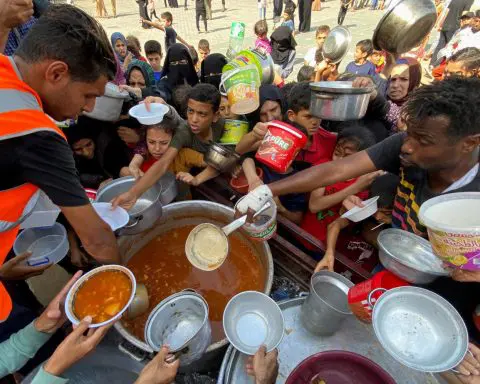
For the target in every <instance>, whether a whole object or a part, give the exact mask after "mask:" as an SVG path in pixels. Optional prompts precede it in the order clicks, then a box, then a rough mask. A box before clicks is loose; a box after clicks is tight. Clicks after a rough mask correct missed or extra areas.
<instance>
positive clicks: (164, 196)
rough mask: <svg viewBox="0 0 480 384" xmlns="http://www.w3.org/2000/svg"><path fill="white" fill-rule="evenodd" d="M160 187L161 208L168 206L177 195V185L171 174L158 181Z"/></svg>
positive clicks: (166, 174)
mask: <svg viewBox="0 0 480 384" xmlns="http://www.w3.org/2000/svg"><path fill="white" fill-rule="evenodd" d="M158 182H159V183H160V185H161V191H160V202H161V203H162V206H164V207H165V206H166V205H167V204H170V203H171V202H172V201H173V200H175V198H176V197H177V195H178V184H177V179H176V177H175V175H174V174H173V173H172V172H167V173H165V174H164V175H163V176H162V177H161V178H160V180H159V181H158Z"/></svg>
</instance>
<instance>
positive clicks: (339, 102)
mask: <svg viewBox="0 0 480 384" xmlns="http://www.w3.org/2000/svg"><path fill="white" fill-rule="evenodd" d="M352 84H353V82H352V81H319V82H317V83H311V84H310V88H311V89H312V96H311V98H310V111H311V112H312V114H313V115H315V116H317V117H320V118H321V119H325V120H334V121H346V120H358V119H361V118H362V117H363V116H365V113H366V112H367V107H368V102H369V99H370V93H371V92H372V91H373V88H354V87H353V86H352Z"/></svg>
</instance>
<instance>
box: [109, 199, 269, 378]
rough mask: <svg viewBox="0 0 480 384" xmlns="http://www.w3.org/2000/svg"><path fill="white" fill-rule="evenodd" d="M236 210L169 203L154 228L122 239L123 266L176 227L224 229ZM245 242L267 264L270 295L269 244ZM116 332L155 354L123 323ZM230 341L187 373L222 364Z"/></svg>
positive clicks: (217, 345) (210, 351)
mask: <svg viewBox="0 0 480 384" xmlns="http://www.w3.org/2000/svg"><path fill="white" fill-rule="evenodd" d="M233 213H234V211H233V209H232V208H229V207H226V206H224V205H221V204H217V203H213V202H210V201H203V200H192V201H184V202H179V203H174V204H169V205H167V206H165V207H164V208H163V216H162V217H161V219H160V220H159V221H157V222H156V223H155V226H154V227H153V228H150V229H149V230H147V231H145V232H142V233H140V234H137V235H132V236H122V237H120V239H119V240H118V244H119V247H120V253H121V257H122V263H123V264H126V263H127V262H128V260H129V259H130V258H131V257H132V256H133V255H135V254H136V253H137V252H138V251H139V250H140V249H142V248H143V247H144V246H145V245H147V244H148V243H149V242H150V241H151V240H153V239H154V238H156V237H157V236H159V235H161V234H163V233H165V232H167V231H169V230H171V229H174V228H181V227H183V226H185V225H192V224H194V225H196V224H200V223H205V222H210V223H214V224H217V225H220V226H223V225H225V224H228V223H230V222H231V221H232V220H233ZM239 233H240V235H241V236H242V237H244V238H243V240H244V241H245V242H246V243H247V244H249V245H250V246H251V248H252V250H254V252H255V253H256V255H257V256H258V258H259V260H260V262H261V263H262V264H263V267H264V270H265V278H264V281H265V284H264V290H263V291H264V293H266V294H268V293H270V289H271V287H272V280H273V260H272V254H271V252H270V247H269V246H268V244H267V243H266V242H265V243H260V242H254V241H251V240H250V239H249V238H248V237H247V236H246V235H245V234H244V233H243V231H240V232H239ZM115 329H116V330H117V331H118V332H120V334H121V335H122V336H123V337H124V338H125V339H126V340H128V341H129V342H130V343H131V344H133V345H134V346H135V347H137V348H139V349H141V350H143V351H145V352H147V353H151V352H153V351H152V349H151V348H150V346H149V345H148V344H147V343H145V342H144V341H142V340H139V339H137V338H136V337H135V336H133V335H132V334H131V333H130V332H129V331H128V330H127V329H126V328H124V327H123V325H122V323H121V322H120V321H119V322H117V323H115ZM227 344H228V341H227V339H223V340H221V341H219V342H216V343H214V344H212V345H210V346H209V347H208V349H207V351H206V352H205V355H204V356H203V358H202V359H200V360H198V361H197V362H195V363H193V364H192V365H191V366H188V367H185V369H184V370H185V371H206V370H208V369H211V368H212V367H213V366H214V364H216V363H218V365H219V364H220V359H219V356H220V355H221V354H222V353H223V352H224V351H225V347H226V346H227Z"/></svg>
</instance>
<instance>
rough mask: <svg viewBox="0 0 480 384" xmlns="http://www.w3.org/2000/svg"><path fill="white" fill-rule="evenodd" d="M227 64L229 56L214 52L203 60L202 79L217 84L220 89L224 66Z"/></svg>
mask: <svg viewBox="0 0 480 384" xmlns="http://www.w3.org/2000/svg"><path fill="white" fill-rule="evenodd" d="M225 64H227V58H226V57H225V56H223V55H222V54H221V53H212V54H211V55H208V56H207V57H206V58H205V60H203V61H202V66H201V69H200V81H201V82H202V83H208V84H212V85H214V86H215V88H217V89H218V87H219V86H220V81H221V80H222V68H223V67H224V66H225Z"/></svg>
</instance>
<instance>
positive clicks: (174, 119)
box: [114, 84, 224, 209]
mask: <svg viewBox="0 0 480 384" xmlns="http://www.w3.org/2000/svg"><path fill="white" fill-rule="evenodd" d="M220 98H221V96H220V92H219V91H218V89H216V88H215V87H214V86H213V85H211V84H197V85H196V86H195V87H193V88H192V90H191V91H190V93H189V95H188V99H187V121H185V120H183V119H182V118H181V117H180V116H179V115H178V113H177V111H175V109H174V108H173V107H170V106H169V111H168V112H167V113H166V115H165V116H164V120H165V121H166V123H168V124H169V125H171V126H173V127H175V132H174V134H173V138H172V141H171V142H170V147H169V148H168V149H167V151H166V152H165V154H164V155H163V156H162V158H161V159H160V160H158V161H157V162H156V163H155V164H154V165H152V167H151V168H150V169H149V170H148V171H147V172H146V173H145V175H144V176H143V177H142V178H141V179H140V180H139V181H138V182H137V183H136V184H135V185H134V186H133V187H132V188H131V189H130V190H129V191H128V192H125V193H123V194H122V195H120V196H118V197H117V198H116V199H115V200H114V205H115V206H116V205H121V206H123V207H125V208H127V209H129V208H131V207H132V206H133V205H134V204H135V202H136V201H137V198H138V197H139V196H141V195H142V194H143V193H144V192H145V191H146V190H147V189H148V188H150V187H151V186H152V185H154V184H155V183H156V182H157V181H158V179H160V177H162V176H163V175H164V174H165V172H166V171H167V170H168V167H169V166H170V164H171V163H172V162H173V160H174V159H175V157H176V156H177V154H178V152H179V151H180V149H182V148H192V149H194V150H195V151H198V152H200V153H206V152H207V150H208V148H209V146H210V144H209V142H210V141H213V142H218V141H219V139H220V137H221V136H222V134H223V129H224V121H223V119H221V118H220V113H219V108H220ZM146 101H147V103H165V101H164V100H163V99H161V98H159V97H150V98H147V99H146ZM207 169H209V168H207ZM215 175H216V172H215V174H214V175H213V176H215Z"/></svg>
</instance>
